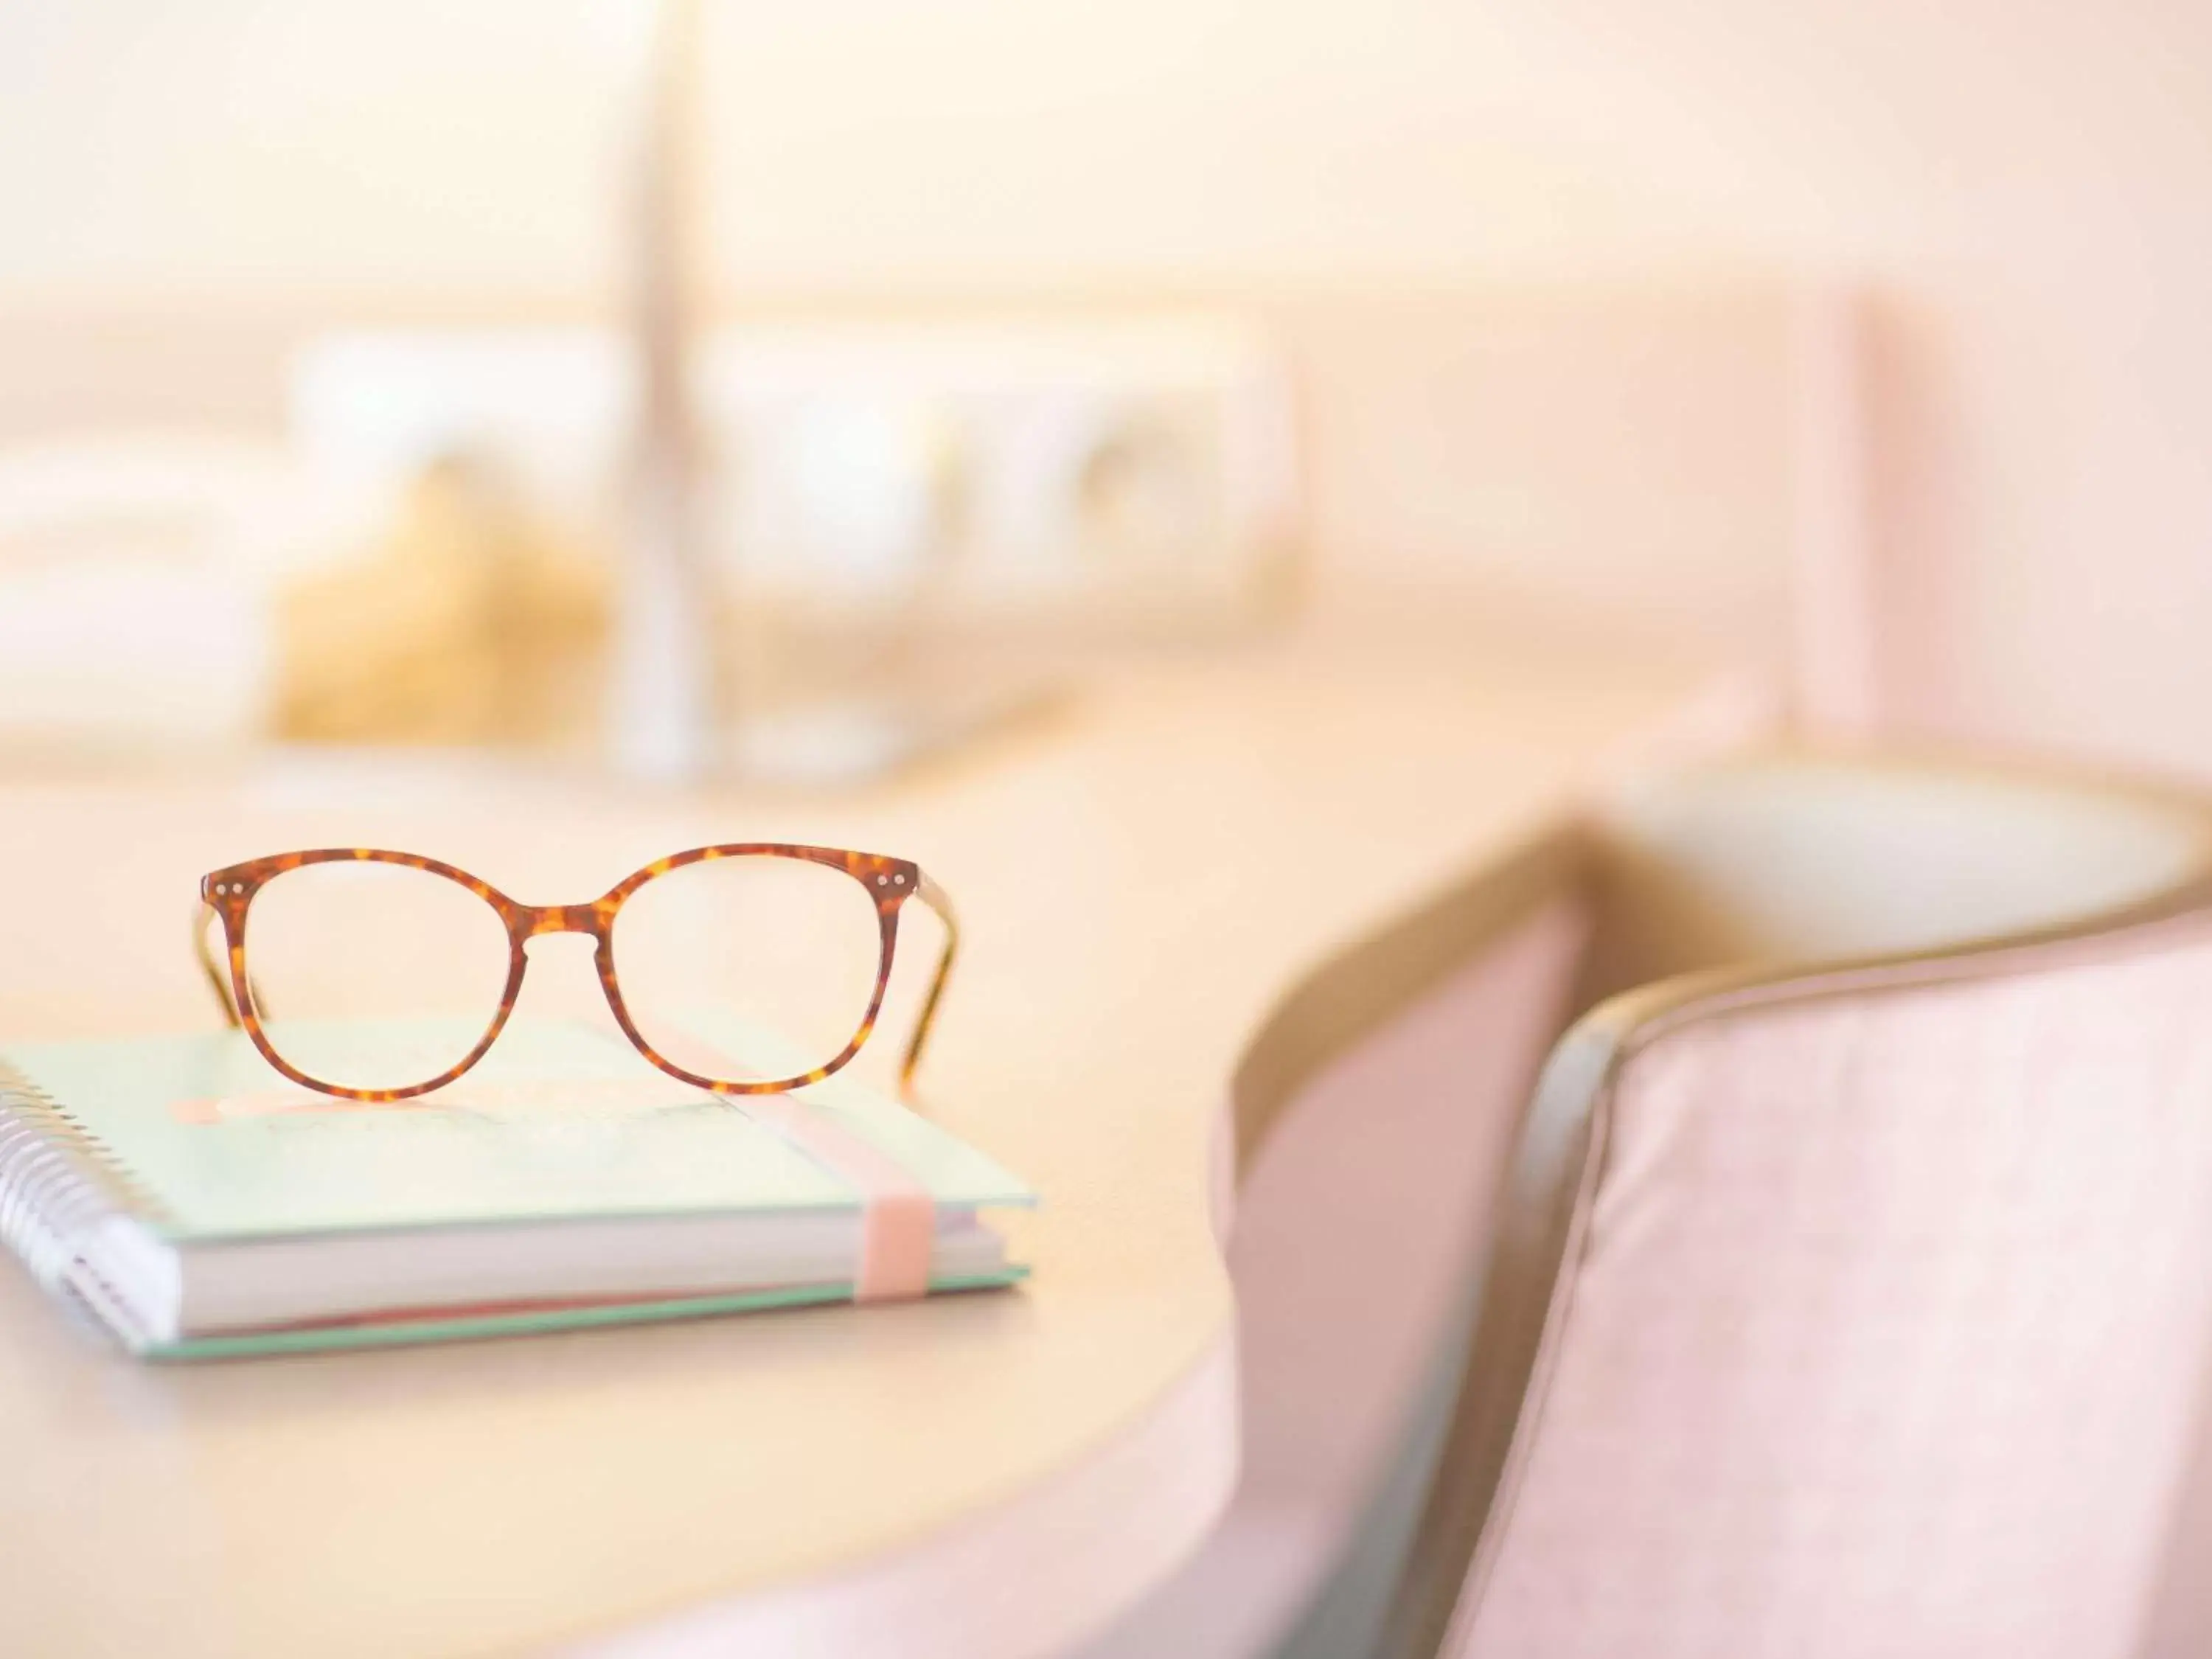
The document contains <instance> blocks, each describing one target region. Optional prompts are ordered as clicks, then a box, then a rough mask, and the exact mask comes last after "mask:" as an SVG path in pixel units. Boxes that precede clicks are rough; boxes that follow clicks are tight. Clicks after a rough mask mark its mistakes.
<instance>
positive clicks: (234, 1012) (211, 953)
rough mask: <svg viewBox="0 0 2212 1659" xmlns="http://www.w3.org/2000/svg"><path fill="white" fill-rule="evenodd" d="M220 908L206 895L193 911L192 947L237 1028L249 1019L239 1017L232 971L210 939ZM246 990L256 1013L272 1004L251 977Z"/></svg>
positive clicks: (228, 1018)
mask: <svg viewBox="0 0 2212 1659" xmlns="http://www.w3.org/2000/svg"><path fill="white" fill-rule="evenodd" d="M217 914H218V912H217V911H216V908H215V906H213V905H212V904H210V903H209V902H207V901H206V900H205V899H202V900H201V901H200V902H199V908H197V910H195V911H193V913H192V951H193V953H194V954H195V955H197V957H199V959H200V972H202V973H203V974H204V975H207V982H208V989H210V991H213V992H214V993H215V1000H216V1004H217V1005H218V1006H220V1007H221V1008H222V1017H223V1019H224V1021H225V1022H226V1023H227V1024H228V1025H229V1026H230V1029H231V1030H234V1031H238V1030H244V1029H245V1027H246V1022H245V1021H244V1020H243V1019H241V1018H239V1007H238V999H237V997H236V996H235V995H234V994H232V991H231V987H230V975H228V974H226V973H225V972H223V970H222V958H221V957H218V956H216V952H215V946H213V945H210V944H209V943H208V923H210V922H211V921H214V920H215V919H216V915H217ZM246 994H248V995H249V996H251V997H252V999H253V1008H254V1012H256V1013H258V1012H261V1011H262V1010H263V1009H264V1008H266V1007H267V1006H269V1005H268V1003H267V1002H266V1001H264V1000H263V998H262V995H261V987H259V986H258V985H256V984H255V983H254V982H253V981H252V980H251V979H249V980H247V981H246Z"/></svg>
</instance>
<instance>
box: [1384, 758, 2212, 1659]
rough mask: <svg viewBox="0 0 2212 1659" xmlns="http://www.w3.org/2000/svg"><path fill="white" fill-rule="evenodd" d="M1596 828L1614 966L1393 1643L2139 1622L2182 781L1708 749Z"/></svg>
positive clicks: (2183, 1106) (2191, 1278)
mask: <svg viewBox="0 0 2212 1659" xmlns="http://www.w3.org/2000/svg"><path fill="white" fill-rule="evenodd" d="M1596 844H1597V847H1598V849H1599V850H1598V854H1597V857H1596V860H1595V863H1596V867H1597V870H1598V877H1597V890H1598V893H1599V896H1600V901H1601V902H1600V906H1599V921H1598V947H1597V950H1596V951H1595V956H1594V963H1595V969H1594V972H1595V978H1594V980H1593V981H1592V984H1591V987H1590V989H1591V991H1592V993H1593V994H1606V993H1612V994H1607V995H1605V996H1604V1000H1601V1001H1600V1002H1599V1004H1598V1006H1595V1008H1594V1009H1593V1010H1592V1011H1591V1012H1589V1014H1588V1015H1586V1016H1585V1017H1584V1018H1583V1019H1582V1020H1581V1021H1580V1022H1578V1023H1577V1025H1576V1026H1575V1027H1574V1028H1573V1029H1572V1030H1571V1031H1570V1032H1569V1033H1568V1035H1567V1036H1566V1037H1565V1038H1564V1039H1563V1040H1562V1041H1561V1042H1560V1044H1559V1047H1558V1048H1557V1049H1556V1050H1555V1051H1554V1053H1553V1057H1552V1060H1551V1061H1550V1063H1549V1065H1548V1066H1547V1071H1546V1073H1545V1077H1544V1079H1543V1081H1542V1083H1541V1085H1540V1087H1539V1090H1538V1093H1537V1099H1536V1103H1535V1105H1534V1110H1533V1114H1532V1117H1531V1121H1530V1124H1529V1127H1528V1133H1527V1134H1526V1136H1525V1137H1524V1141H1523V1145H1522V1149H1521V1152H1520V1155H1519V1167H1518V1169H1517V1170H1516V1174H1515V1176H1514V1182H1513V1187H1512V1190H1511V1193H1510V1197H1509V1200H1508V1212H1507V1215H1506V1217H1505V1218H1504V1224H1503V1225H1502V1228H1501V1231H1500V1236H1499V1238H1498V1244H1497V1246H1496V1250H1495V1255H1494V1256H1493V1259H1492V1264H1491V1267H1490V1269H1489V1272H1488V1275H1487V1282H1486V1290H1485V1299H1484V1304H1483V1306H1482V1309H1481V1311H1480V1316H1479V1318H1478V1321H1477V1322H1476V1327H1475V1334H1474V1338H1473V1340H1472V1343H1471V1346H1470V1348H1469V1354H1468V1366H1467V1371H1466V1376H1465V1378H1464V1380H1463V1383H1462V1389H1461V1393H1460V1398H1459V1401H1458V1405H1457V1407H1456V1410H1455V1415H1454V1420H1453V1424H1452V1427H1451V1430H1450V1431H1449V1437H1448V1440H1447V1443H1446V1449H1445V1451H1444V1454H1443V1458H1442V1460H1441V1461H1440V1464H1439V1474H1438V1477H1437V1482H1436V1485H1435V1486H1434V1487H1433V1488H1432V1490H1431V1493H1430V1497H1429V1503H1428V1509H1427V1512H1426V1514H1425V1516H1424V1518H1423V1522H1422V1525H1421V1528H1420V1531H1419V1534H1418V1537H1417V1540H1416V1544H1415V1547H1414V1549H1413V1554H1412V1559H1411V1562H1410V1565H1409V1567H1408V1571H1407V1575H1406V1577H1405V1579H1404V1581H1403V1583H1402V1584H1401V1594H1400V1596H1399V1598H1398V1601H1397V1606H1396V1609H1395V1618H1394V1623H1393V1626H1392V1628H1391V1631H1390V1632H1389V1638H1388V1640H1387V1642H1386V1644H1385V1650H1386V1651H1388V1652H1390V1653H1393V1654H1408V1655H1410V1654H1419V1655H1423V1656H1425V1655H1428V1654H1431V1653H1437V1652H1443V1653H1448V1654H1450V1655H1452V1656H1455V1659H1458V1656H1481V1659H1489V1656H1504V1655H1511V1656H1524V1655H1538V1656H1548V1655H1579V1654H1592V1655H1595V1654H1618V1653H1635V1654H1638V1655H1641V1656H1657V1659H1664V1656H1667V1655H1670V1654H1685V1655H1687V1654H1696V1655H1699V1656H1720V1659H1728V1656H1764V1655H1768V1654H1776V1655H1779V1654H1789V1655H1791V1656H1801V1659H1802V1656H1821V1655H1827V1654H1834V1655H1839V1656H1840V1655H1858V1654H1864V1653H1868V1652H1872V1651H1880V1652H1882V1653H1885V1654H1896V1655H1903V1656H1939V1655H1940V1656H1969V1655H1972V1656H1981V1655H1999V1654H2002V1655H2004V1656H2007V1659H2013V1656H2023V1655H2027V1656H2033V1655H2038V1654H2050V1655H2053V1656H2057V1655H2062V1654H2063V1655H2067V1656H2074V1659H2080V1656H2094V1655H2101V1654H2111V1655H2121V1654H2125V1653H2128V1652H2130V1651H2131V1650H2132V1649H2133V1647H2134V1645H2135V1644H2136V1643H2137V1642H2138V1641H2139V1640H2140V1639H2141V1637H2142V1632H2143V1629H2144V1627H2145V1626H2146V1623H2147V1622H2148V1617H2149V1613H2150V1609H2151V1605H2152V1602H2153V1600H2154V1596H2155V1595H2156V1593H2157V1590H2158V1587H2159V1583H2160V1578H2161V1577H2162V1574H2163V1563H2164V1556H2165V1552H2166V1542H2167V1536H2168V1532H2169V1529H2170V1525H2171V1522H2172V1513H2173V1509H2174V1504H2175V1497H2176V1492H2177V1489H2178V1486H2179V1480H2180V1478H2181V1475H2182V1474H2183V1472H2184V1470H2185V1468H2186V1466H2187V1465H2188V1463H2189V1462H2190V1457H2191V1449H2192V1447H2193V1446H2194V1444H2195V1437H2196V1432H2197V1426H2198V1419H2199V1413H2200V1402H2201V1397H2202V1395H2203V1377H2204V1371H2205V1364H2206V1360H2207V1356H2208V1352H2212V1349H2209V1348H2208V1338H2212V1019H2207V1018H2205V1015H2206V1012H2207V1011H2208V1010H2212V812H2208V811H2207V810H2206V809H2204V808H2203V807H2202V806H2200V805H2197V804H2196V803H2193V802H2187V801H2176V800H2172V799H2162V798H2159V797H2155V796H2151V795H2147V794H2143V793H2138V792H2124V791H2118V790H2108V789H2100V788H2095V787H2084V786H2079V785H2069V784H2066V783H2062V782H2056V781H2049V780H2041V779H2034V778H2024V777H2020V776H2007V775H1991V774H1988V773H1983V772H1966V771H1954V770H1951V769H1943V768H1936V767H1910V766H1902V767H1900V766H1878V765H1872V764H1866V763H1821V762H1796V763H1764V764H1742V765H1733V766H1729V767H1723V768H1721V769H1714V770H1710V771H1706V772H1704V773H1700V774H1697V775H1691V776H1689V777H1686V778H1683V779H1678V780H1674V781H1669V782H1667V783H1664V784H1662V785H1658V786H1654V787H1646V788H1644V789H1643V790H1641V791H1639V792H1638V793H1636V794H1635V795H1634V796H1632V797H1631V798H1630V799H1627V800H1626V801H1625V802H1624V803H1622V804H1621V805H1620V807H1619V808H1618V810H1616V811H1613V813H1611V814H1609V815H1608V817H1607V819H1606V821H1605V822H1604V823H1601V825H1600V826H1599V828H1598V833H1597V836H1596ZM1656 976H1663V977H1656ZM1622 987H1632V988H1626V989H1624V988H1622Z"/></svg>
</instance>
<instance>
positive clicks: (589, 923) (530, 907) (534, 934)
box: [514, 900, 613, 939]
mask: <svg viewBox="0 0 2212 1659" xmlns="http://www.w3.org/2000/svg"><path fill="white" fill-rule="evenodd" d="M514 908H515V909H516V911H517V912H518V915H517V920H518V921H520V922H521V923H522V924H523V926H522V927H521V928H520V937H521V938H523V939H537V938H538V937H539V936H540V935H541V934H545V933H589V934H590V935H592V938H594V939H605V937H606V926H607V922H608V921H609V919H610V918H611V916H612V915H613V907H612V906H611V905H609V904H608V903H607V902H605V900H600V901H599V902H596V903H592V904H543V905H538V904H518V905H517V906H515V907H514Z"/></svg>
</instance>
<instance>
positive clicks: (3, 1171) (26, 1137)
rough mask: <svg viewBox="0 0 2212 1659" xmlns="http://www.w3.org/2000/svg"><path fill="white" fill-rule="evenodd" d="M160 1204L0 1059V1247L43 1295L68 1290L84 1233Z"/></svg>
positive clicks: (143, 1215) (98, 1142)
mask: <svg viewBox="0 0 2212 1659" xmlns="http://www.w3.org/2000/svg"><path fill="white" fill-rule="evenodd" d="M160 1208H161V1206H159V1205H158V1204H157V1203H156V1202H155V1200H154V1198H153V1195H152V1194H150V1193H149V1192H148V1191H147V1190H146V1189H145V1188H143V1186H141V1185H140V1184H139V1183H138V1182H136V1181H134V1180H133V1179H132V1178H131V1176H130V1174H129V1173H128V1171H126V1170H125V1168H124V1167H123V1164H122V1163H121V1161H120V1160H119V1159H118V1158H116V1156H115V1154H114V1152H112V1151H111V1150H110V1149H109V1147H108V1146H107V1143H106V1142H105V1141H104V1140H102V1139H100V1137H99V1136H98V1135H96V1134H94V1133H92V1132H91V1131H90V1130H89V1129H87V1128H86V1127H84V1126H83V1125H82V1123H80V1122H78V1121H77V1120H76V1118H75V1117H74V1116H72V1115H70V1112H69V1111H68V1109H66V1108H64V1107H63V1106H61V1105H60V1104H58V1103H57V1102H56V1101H55V1100H54V1098H53V1097H52V1096H51V1095H49V1094H47V1093H46V1091H44V1090H43V1089H41V1088H40V1087H39V1086H38V1085H36V1084H34V1083H33V1082H32V1081H31V1080H30V1079H28V1078H27V1077H25V1076H24V1075H23V1073H21V1072H20V1071H19V1070H17V1069H16V1068H15V1066H11V1065H9V1063H8V1062H7V1061H6V1060H0V1243H6V1244H7V1245H8V1246H9V1248H10V1249H13V1250H14V1251H15V1254H16V1255H19V1256H21V1258H22V1260H23V1262H24V1264H25V1265H26V1266H27V1267H29V1268H30V1270H31V1274H32V1277H33V1278H34V1279H37V1280H38V1281H39V1283H40V1285H44V1286H45V1287H46V1289H48V1290H49V1291H74V1290H75V1289H76V1286H74V1285H71V1284H70V1270H71V1268H72V1267H73V1266H75V1265H76V1262H77V1252H78V1247H79V1244H80V1243H81V1242H82V1240H83V1238H84V1237H85V1236H86V1234H87V1233H88V1232H89V1231H91V1230H92V1229H93V1228H94V1227H96V1226H98V1225H100V1223H101V1222H103V1221H106V1220H109V1219H112V1218H115V1217H117V1216H132V1217H137V1218H140V1219H150V1218H155V1217H156V1216H158V1214H159V1213H160Z"/></svg>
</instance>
